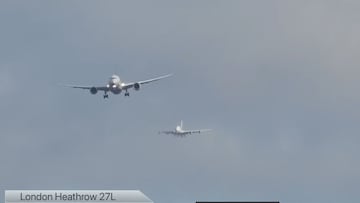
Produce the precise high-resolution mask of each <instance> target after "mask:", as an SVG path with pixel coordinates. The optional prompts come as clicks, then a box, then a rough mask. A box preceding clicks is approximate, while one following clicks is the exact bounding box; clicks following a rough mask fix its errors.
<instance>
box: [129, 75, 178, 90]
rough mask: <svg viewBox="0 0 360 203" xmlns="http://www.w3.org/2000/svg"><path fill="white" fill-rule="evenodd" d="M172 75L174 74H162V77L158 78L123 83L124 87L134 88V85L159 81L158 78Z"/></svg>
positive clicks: (159, 78)
mask: <svg viewBox="0 0 360 203" xmlns="http://www.w3.org/2000/svg"><path fill="white" fill-rule="evenodd" d="M170 76H172V74H168V75H163V76H160V77H157V78H152V79H149V80H143V81H139V82H131V83H124V84H123V85H122V88H123V89H129V88H132V87H134V86H136V85H143V84H147V83H151V82H155V81H158V80H161V79H164V78H167V77H170ZM135 88H137V87H135ZM139 88H140V87H139Z"/></svg>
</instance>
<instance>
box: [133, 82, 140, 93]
mask: <svg viewBox="0 0 360 203" xmlns="http://www.w3.org/2000/svg"><path fill="white" fill-rule="evenodd" d="M134 89H135V90H136V91H137V90H139V89H140V83H135V84H134Z"/></svg>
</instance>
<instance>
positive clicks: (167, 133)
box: [159, 130, 174, 135]
mask: <svg viewBox="0 0 360 203" xmlns="http://www.w3.org/2000/svg"><path fill="white" fill-rule="evenodd" d="M159 134H166V135H169V134H174V131H166V130H165V131H159Z"/></svg>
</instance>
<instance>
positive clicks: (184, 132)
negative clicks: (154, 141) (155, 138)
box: [159, 121, 211, 137]
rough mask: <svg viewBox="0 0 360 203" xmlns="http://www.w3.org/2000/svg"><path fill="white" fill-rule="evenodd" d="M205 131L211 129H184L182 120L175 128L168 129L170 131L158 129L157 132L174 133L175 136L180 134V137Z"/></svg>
mask: <svg viewBox="0 0 360 203" xmlns="http://www.w3.org/2000/svg"><path fill="white" fill-rule="evenodd" d="M207 131H211V129H201V130H184V129H183V121H180V125H178V126H176V128H175V130H170V131H160V132H159V134H162V133H163V134H167V135H169V134H171V135H175V136H180V137H184V136H186V135H189V134H190V135H191V134H193V133H199V134H200V133H202V132H207Z"/></svg>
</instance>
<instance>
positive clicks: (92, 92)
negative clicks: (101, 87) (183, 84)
mask: <svg viewBox="0 0 360 203" xmlns="http://www.w3.org/2000/svg"><path fill="white" fill-rule="evenodd" d="M97 92H98V90H97V89H96V87H92V88H90V93H91V94H96V93H97Z"/></svg>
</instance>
